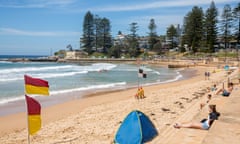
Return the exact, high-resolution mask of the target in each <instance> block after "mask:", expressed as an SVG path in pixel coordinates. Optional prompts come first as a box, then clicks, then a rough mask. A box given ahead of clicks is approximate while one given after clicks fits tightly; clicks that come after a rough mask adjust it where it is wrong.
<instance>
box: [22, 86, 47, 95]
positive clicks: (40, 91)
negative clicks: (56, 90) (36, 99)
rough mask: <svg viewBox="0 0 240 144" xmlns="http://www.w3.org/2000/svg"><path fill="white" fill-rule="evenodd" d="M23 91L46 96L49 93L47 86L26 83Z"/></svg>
mask: <svg viewBox="0 0 240 144" xmlns="http://www.w3.org/2000/svg"><path fill="white" fill-rule="evenodd" d="M25 91H26V93H27V94H42V95H47V96H48V95H49V91H48V87H40V86H33V85H28V84H26V85H25Z"/></svg>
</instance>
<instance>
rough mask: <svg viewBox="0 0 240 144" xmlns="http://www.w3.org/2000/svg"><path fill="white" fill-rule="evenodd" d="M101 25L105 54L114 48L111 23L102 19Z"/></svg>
mask: <svg viewBox="0 0 240 144" xmlns="http://www.w3.org/2000/svg"><path fill="white" fill-rule="evenodd" d="M100 25H101V26H100V27H101V34H102V47H103V53H107V50H108V49H109V48H110V47H111V46H112V38H111V25H110V21H109V20H108V19H107V18H103V19H101V24H100Z"/></svg>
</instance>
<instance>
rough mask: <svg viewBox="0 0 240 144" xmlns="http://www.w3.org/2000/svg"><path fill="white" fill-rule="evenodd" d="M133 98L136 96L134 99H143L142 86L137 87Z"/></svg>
mask: <svg viewBox="0 0 240 144" xmlns="http://www.w3.org/2000/svg"><path fill="white" fill-rule="evenodd" d="M135 98H136V99H143V98H145V96H144V90H143V88H142V87H140V88H138V91H137V93H136V94H135Z"/></svg>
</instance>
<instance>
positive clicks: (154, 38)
mask: <svg viewBox="0 0 240 144" xmlns="http://www.w3.org/2000/svg"><path fill="white" fill-rule="evenodd" d="M148 29H149V31H150V32H149V34H148V36H149V38H148V43H149V49H150V50H153V46H154V45H155V44H156V43H157V42H158V38H157V32H156V29H157V25H156V24H155V21H154V19H151V20H150V23H149V26H148Z"/></svg>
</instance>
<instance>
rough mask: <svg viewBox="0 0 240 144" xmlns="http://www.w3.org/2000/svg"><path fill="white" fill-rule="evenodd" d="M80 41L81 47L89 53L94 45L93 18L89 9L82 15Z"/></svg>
mask: <svg viewBox="0 0 240 144" xmlns="http://www.w3.org/2000/svg"><path fill="white" fill-rule="evenodd" d="M81 43H82V44H83V46H82V47H83V49H84V50H85V51H86V52H88V53H89V54H91V53H92V48H93V46H94V19H93V15H92V14H91V12H90V11H88V12H87V13H86V15H85V17H84V21H83V36H82V39H81Z"/></svg>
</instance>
